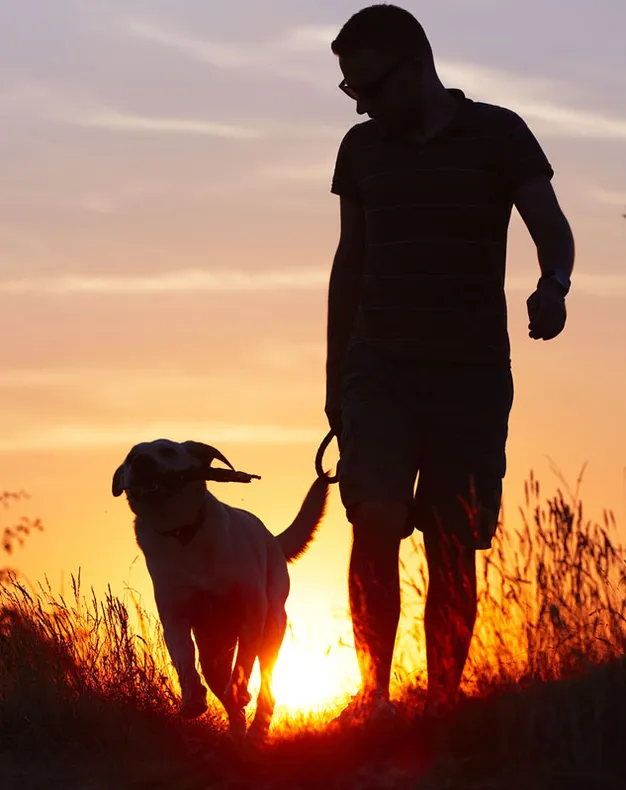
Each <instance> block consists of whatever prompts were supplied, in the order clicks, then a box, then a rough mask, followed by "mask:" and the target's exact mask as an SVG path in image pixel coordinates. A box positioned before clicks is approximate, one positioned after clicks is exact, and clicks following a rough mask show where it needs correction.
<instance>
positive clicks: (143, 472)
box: [128, 455, 204, 498]
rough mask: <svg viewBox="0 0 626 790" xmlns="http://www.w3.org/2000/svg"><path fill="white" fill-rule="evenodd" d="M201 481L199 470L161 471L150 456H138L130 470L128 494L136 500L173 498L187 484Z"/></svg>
mask: <svg viewBox="0 0 626 790" xmlns="http://www.w3.org/2000/svg"><path fill="white" fill-rule="evenodd" d="M203 479H204V474H203V473H202V471H201V470H199V469H195V468H192V469H185V470H182V471H172V470H168V469H163V468H162V467H161V466H160V465H159V463H158V462H157V461H156V460H155V459H154V458H152V456H149V455H138V456H137V457H136V458H135V459H134V460H133V463H132V465H131V468H130V483H129V485H128V492H129V493H130V494H131V495H132V496H134V497H136V498H149V497H153V496H154V497H161V496H163V497H165V496H174V495H175V494H177V493H179V492H180V491H181V490H182V489H183V488H184V487H185V486H186V485H187V484H188V483H192V482H195V481H198V480H203Z"/></svg>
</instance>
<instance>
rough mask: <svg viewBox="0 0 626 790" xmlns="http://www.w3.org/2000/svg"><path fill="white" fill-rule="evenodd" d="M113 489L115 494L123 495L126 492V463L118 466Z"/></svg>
mask: <svg viewBox="0 0 626 790" xmlns="http://www.w3.org/2000/svg"><path fill="white" fill-rule="evenodd" d="M111 490H112V492H113V496H121V495H122V494H123V493H124V490H125V486H124V464H122V465H121V466H118V467H117V469H116V470H115V474H114V475H113V484H112V486H111Z"/></svg>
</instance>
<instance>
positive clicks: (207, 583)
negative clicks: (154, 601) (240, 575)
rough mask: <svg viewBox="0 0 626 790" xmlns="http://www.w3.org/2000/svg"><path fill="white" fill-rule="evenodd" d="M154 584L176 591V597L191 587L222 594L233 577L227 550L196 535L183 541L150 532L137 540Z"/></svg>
mask: <svg viewBox="0 0 626 790" xmlns="http://www.w3.org/2000/svg"><path fill="white" fill-rule="evenodd" d="M139 545H140V548H141V549H142V551H143V553H144V556H145V559H146V565H147V566H148V571H149V573H150V576H151V577H152V581H153V583H154V585H155V587H159V588H160V589H161V590H162V591H165V590H167V589H169V590H172V591H176V593H177V597H179V596H180V595H185V591H188V592H189V594H191V592H192V591H194V590H199V591H202V592H204V593H206V594H214V595H221V594H223V593H224V591H225V590H227V589H229V588H230V586H231V584H232V581H233V578H232V569H231V567H230V566H231V564H232V563H231V562H229V555H230V552H228V551H224V550H223V547H221V546H219V545H216V543H215V542H209V541H207V540H203V536H202V535H198V536H197V537H196V538H195V539H194V540H193V541H192V542H191V543H190V544H188V545H182V544H181V543H180V542H179V541H177V540H176V539H175V538H173V537H169V536H160V535H157V536H155V535H152V536H150V538H149V539H148V540H145V541H140V542H139Z"/></svg>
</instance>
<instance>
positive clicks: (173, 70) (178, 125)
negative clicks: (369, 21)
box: [0, 0, 626, 644]
mask: <svg viewBox="0 0 626 790" xmlns="http://www.w3.org/2000/svg"><path fill="white" fill-rule="evenodd" d="M229 5H231V4H229ZM306 5H307V4H305V3H287V2H286V0H283V1H282V2H278V3H275V4H272V9H271V11H268V13H267V16H265V15H264V16H263V18H262V19H260V18H258V15H257V14H256V9H257V6H256V4H253V3H252V2H250V0H248V2H244V0H238V1H237V2H234V3H232V6H233V7H232V8H229V9H221V10H220V11H219V12H215V11H213V10H211V9H210V8H209V7H208V6H205V5H203V4H200V3H198V2H191V1H190V0H186V2H182V3H173V2H165V0H164V1H163V2H161V3H158V4H156V5H155V6H152V7H150V6H149V5H147V4H145V3H142V2H139V1H137V2H131V3H124V4H122V3H121V2H119V3H118V2H111V3H108V4H106V5H104V4H103V5H99V4H98V3H94V4H90V5H89V7H87V6H86V5H79V4H76V3H73V2H70V1H69V0H63V2H60V3H59V6H58V8H57V7H56V6H55V15H54V16H51V17H50V18H47V17H45V15H44V17H43V18H42V17H41V14H39V11H38V16H37V25H35V23H34V16H33V11H32V9H29V4H25V5H24V7H23V8H21V7H20V9H14V14H13V16H12V17H11V19H10V20H5V21H6V22H7V24H0V40H1V41H2V42H3V47H4V49H3V54H2V56H1V58H2V60H3V61H4V65H5V67H6V68H4V69H3V75H4V77H3V81H2V83H1V85H0V88H1V90H0V122H1V123H0V129H1V131H0V151H1V153H2V159H3V162H5V163H6V172H5V173H4V175H3V183H2V185H0V336H1V337H2V343H1V359H2V364H1V366H0V485H1V486H2V488H4V489H7V490H11V489H18V488H25V489H27V490H28V491H29V492H30V493H31V494H32V497H33V498H32V500H31V501H30V502H29V503H28V504H27V505H25V506H24V508H22V509H21V510H20V511H19V512H27V513H29V514H31V515H39V516H41V517H42V518H43V520H44V522H45V526H46V531H45V533H44V534H42V535H35V536H34V537H33V538H32V539H31V540H29V542H28V545H27V547H25V548H24V549H23V550H21V551H20V552H19V553H18V554H16V555H15V563H16V564H17V565H19V566H20V568H22V569H23V570H24V571H25V572H26V573H27V575H28V576H29V577H30V578H32V579H33V580H35V579H39V578H41V577H42V576H43V574H44V573H47V574H48V575H49V577H50V580H51V582H52V584H53V587H57V588H58V587H59V586H60V585H61V584H62V583H63V579H67V576H68V574H69V573H70V572H72V571H75V570H76V569H78V568H79V567H82V569H83V575H84V578H85V580H86V582H87V583H93V584H94V585H95V586H96V588H97V589H99V590H101V589H102V588H103V587H104V585H105V584H106V583H109V582H110V583H111V585H112V586H113V588H114V589H116V590H121V589H122V587H123V584H124V583H125V582H127V581H128V580H129V579H130V583H131V584H132V585H133V586H136V587H137V588H138V589H139V590H140V591H141V592H142V594H143V595H144V596H145V597H146V601H147V602H150V596H151V590H150V586H149V580H148V577H147V574H146V571H145V568H144V567H143V563H142V561H141V560H140V561H138V562H136V563H135V564H134V565H133V567H132V572H131V571H130V570H129V569H130V567H131V565H132V563H133V561H134V559H135V558H136V557H137V554H138V550H137V547H136V546H135V544H134V540H133V535H132V528H131V514H130V511H129V510H128V508H127V506H126V504H125V502H124V501H123V500H113V499H112V497H111V494H110V480H111V475H112V472H113V470H114V469H115V467H116V466H117V465H118V463H119V462H120V461H121V460H122V458H123V456H124V455H125V453H126V452H127V450H128V449H129V447H130V446H131V445H132V444H133V443H135V442H136V441H139V440H141V439H150V438H156V437H157V436H159V435H166V436H168V437H170V438H172V439H177V440H184V439H188V438H193V439H198V440H202V441H207V442H209V443H211V444H216V445H217V446H218V447H219V448H220V449H221V450H222V451H223V452H224V453H225V454H226V455H227V456H228V457H229V458H230V459H231V460H232V462H233V463H234V464H235V465H236V466H237V467H238V468H241V469H244V470H246V471H250V472H254V473H258V474H260V475H262V478H263V479H262V480H261V481H259V482H255V483H253V484H251V485H250V486H247V487H243V486H241V487H236V486H221V487H219V488H218V487H217V486H216V488H215V491H216V493H217V494H218V495H220V496H222V497H223V498H224V499H225V500H226V501H228V502H231V503H235V504H243V506H245V507H249V508H250V509H252V510H254V511H255V512H256V513H257V514H258V515H260V516H261V517H263V518H264V519H265V520H266V523H267V525H268V526H269V527H270V529H272V530H274V531H278V530H280V529H281V528H283V527H284V526H286V525H287V524H288V523H289V521H290V519H291V518H292V516H293V515H294V514H295V512H296V510H297V508H298V506H299V503H300V500H301V498H302V496H303V495H304V492H305V490H306V488H307V486H308V485H309V483H310V482H311V479H312V474H313V457H314V453H315V450H316V448H317V444H318V442H319V441H320V440H321V438H322V436H323V435H324V432H325V429H326V425H325V420H324V415H323V410H322V408H323V388H324V381H323V361H324V345H323V344H324V332H325V309H326V284H327V279H328V274H329V270H330V265H331V262H332V256H333V252H334V247H335V244H336V240H337V229H338V218H337V213H338V211H337V209H338V206H337V199H336V198H335V197H334V196H332V195H330V193H329V183H330V177H331V172H332V166H333V162H334V156H335V152H336V148H337V145H338V143H339V141H340V139H341V136H342V134H343V132H344V131H345V130H347V128H349V126H350V125H351V124H352V123H353V122H354V121H355V117H354V115H353V111H354V108H353V106H352V105H351V104H350V103H349V102H348V101H347V100H346V98H345V97H344V96H342V95H341V94H340V92H339V91H337V90H336V84H337V83H338V82H339V78H340V75H339V72H338V69H337V66H336V63H335V62H334V59H333V58H332V56H331V55H330V53H329V51H328V43H329V41H330V39H331V38H332V35H333V33H334V32H336V30H337V29H338V27H339V26H340V24H341V23H342V22H343V21H344V19H345V18H346V17H347V16H348V15H349V14H350V13H351V12H352V11H354V10H356V9H357V8H358V7H360V4H358V3H353V2H344V3H341V4H340V6H341V12H339V11H338V10H337V4H331V3H330V2H320V3H319V4H316V6H315V9H314V10H313V8H307V7H306ZM309 5H312V4H309ZM452 5H453V6H455V8H456V10H457V11H458V14H457V16H456V17H455V20H456V21H455V22H454V24H453V23H451V22H450V21H449V17H447V16H444V15H443V13H442V11H441V9H440V8H439V7H438V6H439V4H437V3H435V2H427V3H425V4H424V8H423V9H421V14H422V21H423V22H424V24H425V26H426V27H427V29H428V30H429V31H430V32H431V36H432V39H433V44H434V46H435V51H436V54H438V56H439V61H440V66H441V68H440V71H441V75H442V77H443V78H444V81H445V82H446V83H447V84H448V85H449V86H451V87H452V86H454V87H460V88H463V89H464V90H465V91H466V92H467V94H468V95H470V96H472V97H473V98H476V99H482V100H486V101H493V102H494V103H502V104H507V105H508V106H510V107H511V108H512V109H514V110H517V111H518V112H520V114H522V115H523V116H524V117H525V118H526V120H527V121H528V122H529V124H530V125H531V127H532V128H533V129H534V130H535V132H536V133H537V135H538V136H539V138H540V139H541V141H542V143H543V144H544V147H545V150H546V153H547V154H548V156H549V158H550V160H551V161H552V164H553V166H554V168H555V170H556V174H557V175H556V177H555V182H554V183H555V187H556V189H557V192H558V194H559V196H560V199H561V202H562V205H563V207H564V209H565V211H566V213H567V215H568V217H569V219H570V222H571V224H572V227H573V229H574V233H575V236H576V241H577V250H578V257H577V264H576V272H575V277H574V286H573V289H572V293H571V296H570V297H569V299H568V309H569V314H570V321H569V324H568V326H567V329H566V332H565V334H564V335H563V336H562V337H560V338H559V339H557V340H556V341H553V342H552V343H549V344H544V343H537V342H533V341H531V340H529V339H528V338H527V336H526V317H525V308H524V303H525V299H526V297H527V295H528V294H529V293H530V292H531V291H532V290H533V288H534V283H535V281H536V278H537V274H538V266H537V262H536V257H535V253H534V249H533V246H532V243H531V242H530V240H529V238H528V237H527V235H526V233H525V231H524V229H523V227H522V226H521V223H520V221H519V219H518V218H517V217H514V220H513V223H512V230H511V241H510V254H509V263H508V271H509V275H508V285H507V291H508V296H509V310H510V334H511V340H512V348H513V366H514V374H515V381H516V394H515V403H514V408H513V413H512V418H511V423H510V440H509V445H508V448H509V473H508V477H507V480H506V486H505V504H506V506H507V507H508V512H511V513H512V512H513V511H514V510H515V507H516V506H517V504H518V503H519V502H520V501H521V495H522V483H523V479H524V477H525V476H526V474H527V472H528V470H529V469H530V468H531V467H532V468H534V469H535V471H536V472H537V474H538V475H539V477H540V479H541V481H542V483H543V485H544V487H545V489H546V490H547V491H551V490H553V489H554V487H555V485H556V479H555V477H554V476H553V475H552V474H551V472H550V471H549V463H548V461H547V458H548V457H550V458H552V459H553V460H554V462H555V463H556V464H557V465H558V466H559V467H560V468H561V470H562V471H563V473H564V475H565V476H566V477H567V479H568V480H571V481H572V482H573V481H574V480H575V477H576V475H577V474H578V472H579V470H580V468H581V467H582V465H583V464H584V463H585V462H588V464H589V466H588V470H587V472H586V475H585V483H584V487H583V495H584V499H585V501H586V502H587V503H588V513H589V515H592V516H597V517H599V516H601V511H602V508H603V507H605V506H606V507H611V508H613V509H614V510H615V512H616V514H617V516H618V519H620V520H621V524H622V525H623V524H624V523H626V489H625V484H624V471H623V470H624V467H626V450H625V447H626V441H625V440H626V410H625V409H624V403H626V367H625V366H624V343H625V341H626V275H625V273H624V268H623V264H624V245H625V241H626V220H623V219H621V217H620V214H621V212H622V210H623V209H624V207H625V206H626V105H625V104H624V101H623V98H620V97H623V96H624V95H625V94H624V88H625V87H626V85H625V83H624V77H623V75H624V73H626V70H625V69H624V66H625V65H626V63H625V62H624V61H625V58H624V54H623V48H622V42H621V40H620V37H619V36H618V35H617V32H616V31H619V30H623V25H624V23H625V22H626V11H625V10H624V9H622V8H621V7H620V8H618V7H617V4H613V7H612V8H611V9H609V8H608V7H607V8H606V9H605V10H604V11H603V16H602V19H603V26H602V27H600V26H599V22H598V19H596V17H594V16H592V14H593V13H597V12H596V11H593V10H592V9H590V8H588V7H587V4H584V3H579V2H577V3H570V2H566V0H558V2H555V3H554V7H555V8H552V7H551V10H550V11H549V12H546V11H545V10H544V11H542V10H541V9H542V3H540V1H539V0H532V2H529V3H525V4H524V15H525V16H524V17H523V18H522V17H521V11H518V10H516V8H515V6H513V5H512V4H509V3H508V2H503V3H501V4H499V5H498V6H497V7H496V6H495V5H494V4H493V3H491V2H488V0H475V2H470V3H465V4H460V3H459V4H454V3H453V4H452ZM157 6H158V9H157ZM457 6H458V8H457ZM407 7H409V8H411V10H414V11H415V10H416V9H415V8H414V7H413V6H412V5H411V4H410V3H409V4H407ZM557 7H558V9H560V15H559V14H558V13H556V11H555V9H556V8H557ZM40 10H41V9H40ZM470 10H471V13H470ZM505 10H506V13H505ZM237 11H238V12H239V14H240V17H241V14H243V17H241V18H237V16H236V12H237ZM46 13H47V12H46ZM542 13H549V14H550V15H551V16H550V17H549V19H548V21H547V23H546V20H545V19H543V18H542V17H541V16H540V15H541V14H542ZM507 14H508V16H507ZM516 14H520V16H519V18H518V17H516V16H515V15H516ZM565 15H566V16H565ZM607 15H608V17H611V18H610V19H609V18H607ZM611 15H612V16H611ZM242 19H243V20H244V21H241V20H242ZM529 19H530V20H531V21H532V20H533V19H534V20H535V24H534V25H531V24H530V22H529V21H528V20H529ZM542 19H543V22H542ZM1 21H2V20H1V19H0V22H1ZM9 23H10V24H9ZM544 23H545V24H544ZM546 25H547V30H546V32H545V33H544V32H541V29H542V28H545V27H546ZM562 25H564V26H565V27H564V28H563V27H562ZM524 26H529V27H530V31H531V32H530V33H528V35H532V36H533V38H532V42H533V48H532V51H529V49H528V48H527V47H524V46H522V44H520V43H519V40H518V39H517V38H516V36H515V33H516V32H518V33H520V32H521V31H523V30H524ZM558 30H561V32H562V34H563V35H562V36H561V35H558V34H557V31H558ZM601 30H602V31H604V32H603V33H602V35H603V36H604V37H603V38H600V35H601ZM548 34H549V35H548ZM561 39H567V41H566V42H565V41H563V40H561ZM5 45H6V46H5ZM0 49H2V47H0ZM61 55H62V57H61ZM3 167H4V165H3ZM9 516H10V512H7V514H6V516H5V518H6V519H8V518H9ZM624 534H625V533H624V531H623V529H622V535H624ZM348 550H349V526H348V524H347V523H346V521H345V518H344V517H343V513H342V511H341V508H340V505H339V501H338V494H337V492H336V491H333V501H332V506H331V509H330V512H329V515H328V518H327V520H326V522H325V524H324V527H323V529H322V531H321V533H320V537H319V540H318V541H317V543H316V544H315V546H314V547H313V548H312V549H311V551H310V553H309V554H308V555H307V556H306V557H305V558H304V559H303V560H302V561H301V562H299V563H298V564H297V565H296V566H295V567H294V568H293V572H292V578H293V592H292V598H291V601H290V612H291V614H292V617H293V621H294V629H296V630H297V632H298V633H299V634H301V635H302V639H303V640H304V639H305V638H308V637H307V636H306V635H307V634H309V635H310V634H311V633H313V632H314V633H315V636H314V637H311V638H317V639H318V642H319V644H321V643H322V642H323V641H324V640H328V639H331V638H334V637H336V636H337V635H338V634H339V633H344V634H347V633H349V629H347V623H346V621H345V619H340V620H338V621H337V622H336V624H335V625H333V626H332V627H331V626H330V625H329V627H328V630H327V631H323V630H320V629H319V623H322V622H323V623H330V622H334V621H332V620H331V618H332V617H333V613H334V612H335V611H337V610H338V611H341V610H343V609H345V606H346V590H345V577H346V568H347V557H348Z"/></svg>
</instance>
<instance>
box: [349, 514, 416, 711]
mask: <svg viewBox="0 0 626 790" xmlns="http://www.w3.org/2000/svg"><path fill="white" fill-rule="evenodd" d="M407 510H408V509H407V506H406V505H405V504H403V503H399V502H388V501H385V500H372V501H369V502H363V503H360V504H358V505H355V506H354V508H353V512H351V517H352V521H353V543H352V554H351V557H350V568H349V574H348V588H349V594H350V611H351V615H352V627H353V632H354V644H355V648H356V653H357V659H358V662H359V668H360V671H361V678H362V692H363V695H364V697H365V698H367V697H369V696H371V695H372V694H375V693H378V694H381V695H382V696H383V697H385V698H387V697H388V696H389V681H390V677H391V664H392V661H393V651H394V646H395V641H396V632H397V629H398V620H399V618H400V578H399V569H398V565H399V552H400V540H401V536H402V534H403V533H404V531H405V529H406V521H407Z"/></svg>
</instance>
